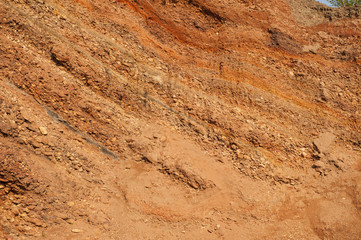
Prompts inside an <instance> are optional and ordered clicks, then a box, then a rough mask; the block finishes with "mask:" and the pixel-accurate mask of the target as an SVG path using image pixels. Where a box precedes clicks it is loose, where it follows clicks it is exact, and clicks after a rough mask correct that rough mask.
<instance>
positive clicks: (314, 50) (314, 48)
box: [302, 43, 321, 54]
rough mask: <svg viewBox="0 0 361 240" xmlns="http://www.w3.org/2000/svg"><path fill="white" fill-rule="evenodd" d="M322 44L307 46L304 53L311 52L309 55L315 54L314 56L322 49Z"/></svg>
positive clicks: (304, 47)
mask: <svg viewBox="0 0 361 240" xmlns="http://www.w3.org/2000/svg"><path fill="white" fill-rule="evenodd" d="M320 47H321V46H320V44H318V43H317V44H315V45H306V46H303V49H302V50H303V52H309V53H313V54H316V53H317V51H318V49H320Z"/></svg>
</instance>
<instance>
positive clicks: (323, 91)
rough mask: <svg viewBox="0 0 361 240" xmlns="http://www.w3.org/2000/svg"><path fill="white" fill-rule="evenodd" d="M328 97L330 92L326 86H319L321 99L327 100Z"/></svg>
mask: <svg viewBox="0 0 361 240" xmlns="http://www.w3.org/2000/svg"><path fill="white" fill-rule="evenodd" d="M330 98H331V95H330V92H329V91H328V90H327V89H326V88H321V100H322V101H325V102H327V101H328V100H329V99H330Z"/></svg>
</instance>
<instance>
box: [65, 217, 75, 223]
mask: <svg viewBox="0 0 361 240" xmlns="http://www.w3.org/2000/svg"><path fill="white" fill-rule="evenodd" d="M66 222H67V223H69V224H74V223H75V220H74V219H72V218H69V219H67V220H66Z"/></svg>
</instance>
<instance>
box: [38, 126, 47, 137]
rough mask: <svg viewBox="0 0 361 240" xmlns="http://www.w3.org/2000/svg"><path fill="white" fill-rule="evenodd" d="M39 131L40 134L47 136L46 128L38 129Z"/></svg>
mask: <svg viewBox="0 0 361 240" xmlns="http://www.w3.org/2000/svg"><path fill="white" fill-rule="evenodd" d="M39 130H40V132H41V134H43V135H48V130H47V129H46V127H39Z"/></svg>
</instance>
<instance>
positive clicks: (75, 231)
mask: <svg viewBox="0 0 361 240" xmlns="http://www.w3.org/2000/svg"><path fill="white" fill-rule="evenodd" d="M71 231H72V232H73V233H81V232H83V231H82V230H81V229H76V228H74V229H72V230H71Z"/></svg>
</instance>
